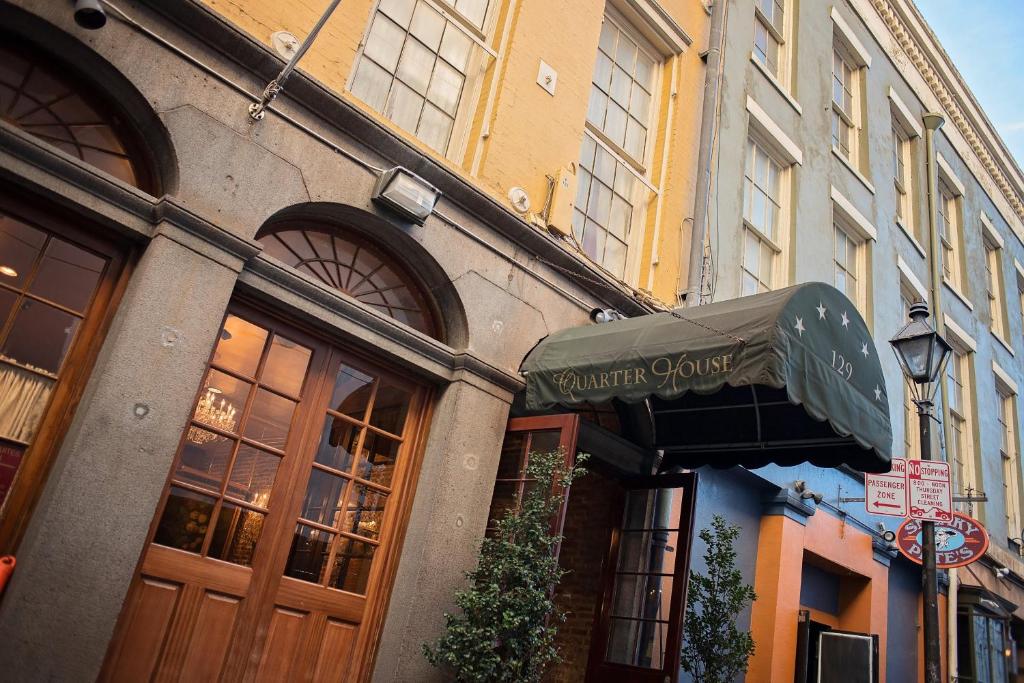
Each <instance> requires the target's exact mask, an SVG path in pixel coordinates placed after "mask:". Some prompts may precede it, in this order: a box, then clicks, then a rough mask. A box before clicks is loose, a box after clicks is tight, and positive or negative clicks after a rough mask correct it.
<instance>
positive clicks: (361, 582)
mask: <svg viewBox="0 0 1024 683" xmlns="http://www.w3.org/2000/svg"><path fill="white" fill-rule="evenodd" d="M375 551H376V547H374V546H372V545H370V544H369V543H361V542H359V541H353V540H351V539H348V538H342V539H341V542H340V543H339V544H338V554H337V556H336V557H335V558H334V569H333V570H332V571H331V581H330V584H328V585H330V586H332V587H334V588H340V589H341V590H343V591H348V592H349V593H357V594H359V595H363V594H365V593H366V584H367V583H368V582H369V580H370V567H371V565H372V564H373V554H374V552H375Z"/></svg>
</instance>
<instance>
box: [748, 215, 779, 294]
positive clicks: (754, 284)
mask: <svg viewBox="0 0 1024 683" xmlns="http://www.w3.org/2000/svg"><path fill="white" fill-rule="evenodd" d="M778 255H779V252H778V248H777V247H776V246H775V245H774V244H772V243H771V242H769V241H768V240H767V239H766V238H765V237H764V235H762V234H761V232H760V231H759V230H756V229H753V228H750V227H745V228H744V230H743V259H742V263H741V271H742V273H741V275H742V281H741V283H740V292H741V296H749V295H751V294H759V293H761V292H767V291H770V290H771V289H773V288H774V282H775V271H776V268H777V260H778Z"/></svg>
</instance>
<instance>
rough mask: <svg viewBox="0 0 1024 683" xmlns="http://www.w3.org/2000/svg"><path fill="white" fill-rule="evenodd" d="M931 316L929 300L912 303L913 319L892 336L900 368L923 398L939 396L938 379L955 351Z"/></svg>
mask: <svg viewBox="0 0 1024 683" xmlns="http://www.w3.org/2000/svg"><path fill="white" fill-rule="evenodd" d="M927 320H928V304H926V303H924V302H923V301H918V302H915V303H914V304H913V305H912V306H911V307H910V322H909V323H907V324H906V325H904V327H903V329H902V330H900V331H899V332H898V333H896V336H895V337H893V338H892V339H890V340H889V343H890V344H892V348H893V351H894V352H895V353H896V359H897V360H899V363H900V369H901V370H903V374H904V375H905V376H906V378H907V379H908V380H910V382H911V385H912V386H914V387H916V393H917V396H916V398H917V399H918V400H921V401H931V400H932V399H933V398H934V397H935V389H936V388H937V386H938V384H937V380H938V378H939V376H940V375H941V374H942V371H943V369H944V368H945V366H946V362H947V361H948V360H949V355H950V353H951V352H952V351H953V347H952V346H950V345H949V342H947V341H946V340H945V339H943V338H942V335H940V334H939V333H938V332H936V331H935V328H934V327H932V326H931V325H930V324H928V322H927Z"/></svg>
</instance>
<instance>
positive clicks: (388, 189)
mask: <svg viewBox="0 0 1024 683" xmlns="http://www.w3.org/2000/svg"><path fill="white" fill-rule="evenodd" d="M440 198H441V191H440V190H438V189H437V188H436V187H434V186H433V185H431V184H430V183H428V182H427V181H426V180H424V179H423V178H420V177H419V176H418V175H416V174H415V173H413V172H412V171H410V170H408V169H406V168H403V167H401V166H395V167H394V168H391V169H388V170H387V171H384V172H383V173H381V175H380V178H378V179H377V184H376V186H374V188H373V196H372V197H371V199H372V200H373V201H375V202H377V203H378V204H380V205H382V206H384V207H385V208H387V209H388V210H389V211H391V212H392V213H396V214H398V215H399V216H401V217H403V218H405V219H407V220H410V221H412V222H413V223H416V224H418V225H423V222H424V221H426V220H427V217H428V216H429V215H430V214H431V213H433V211H434V207H435V206H436V205H437V200H438V199H440Z"/></svg>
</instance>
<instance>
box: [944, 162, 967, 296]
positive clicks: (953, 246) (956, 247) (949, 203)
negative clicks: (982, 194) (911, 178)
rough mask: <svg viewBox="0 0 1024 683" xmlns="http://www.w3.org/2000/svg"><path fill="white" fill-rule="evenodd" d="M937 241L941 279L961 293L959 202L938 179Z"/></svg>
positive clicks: (951, 191) (948, 186) (945, 183)
mask: <svg viewBox="0 0 1024 683" xmlns="http://www.w3.org/2000/svg"><path fill="white" fill-rule="evenodd" d="M938 208H939V241H940V242H941V243H942V277H943V278H944V279H945V280H946V281H947V282H949V284H951V285H952V286H953V287H954V288H955V289H957V290H958V291H963V278H962V276H961V275H962V271H961V258H962V254H963V246H962V242H961V239H960V202H959V201H958V199H957V195H956V194H955V192H954V190H953V189H952V187H950V185H949V183H947V182H946V181H945V180H944V179H943V178H939V201H938Z"/></svg>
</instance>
